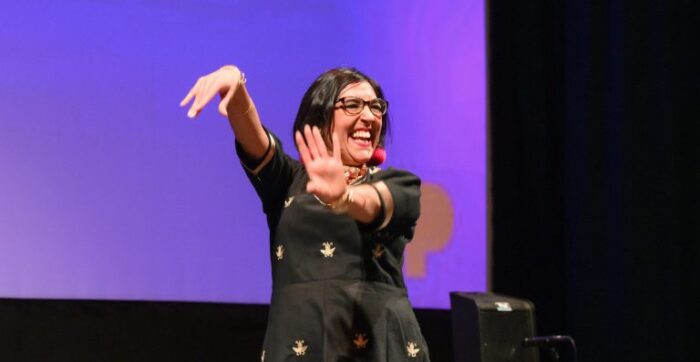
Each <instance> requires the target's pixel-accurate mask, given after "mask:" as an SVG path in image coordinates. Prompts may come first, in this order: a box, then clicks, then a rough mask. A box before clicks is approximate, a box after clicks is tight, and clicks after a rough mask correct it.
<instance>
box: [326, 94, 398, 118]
mask: <svg viewBox="0 0 700 362" xmlns="http://www.w3.org/2000/svg"><path fill="white" fill-rule="evenodd" d="M335 102H336V103H338V102H340V103H342V105H341V106H339V108H342V109H343V110H344V111H345V113H346V114H347V115H349V116H356V115H358V114H360V113H362V110H363V109H365V105H367V106H368V107H369V110H370V112H372V114H374V115H375V116H377V117H381V116H383V115H385V114H386V111H387V110H388V109H389V102H387V101H385V100H383V99H381V98H375V99H373V100H371V101H366V100H364V99H362V98H356V97H343V98H338V99H336V100H335Z"/></svg>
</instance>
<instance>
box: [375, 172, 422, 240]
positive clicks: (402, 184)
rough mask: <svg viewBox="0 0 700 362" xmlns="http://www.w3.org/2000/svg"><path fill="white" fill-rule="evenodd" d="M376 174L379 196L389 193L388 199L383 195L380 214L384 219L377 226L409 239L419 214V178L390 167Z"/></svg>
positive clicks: (411, 236) (376, 186)
mask: <svg viewBox="0 0 700 362" xmlns="http://www.w3.org/2000/svg"><path fill="white" fill-rule="evenodd" d="M377 176H378V177H377V179H376V183H375V188H377V189H378V191H379V193H380V197H381V196H382V194H384V195H386V193H387V192H388V193H389V194H390V195H391V196H390V199H388V200H387V197H386V196H384V197H383V200H382V207H383V208H384V209H383V212H382V213H380V215H381V217H382V218H384V220H381V222H380V223H379V224H380V227H379V228H380V229H382V230H385V231H387V232H389V233H391V234H400V235H402V236H403V237H405V238H406V239H408V240H410V239H411V238H413V232H414V230H415V226H416V221H417V220H418V217H419V216H420V183H421V181H420V179H419V178H418V176H416V175H414V174H412V173H410V172H407V171H402V170H397V169H391V168H390V169H387V170H385V171H381V172H379V173H378V175H377ZM373 182H375V181H373Z"/></svg>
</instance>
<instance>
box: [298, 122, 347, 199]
mask: <svg viewBox="0 0 700 362" xmlns="http://www.w3.org/2000/svg"><path fill="white" fill-rule="evenodd" d="M294 137H295V139H296V143H297V148H298V149H299V155H300V156H301V161H302V162H303V163H304V167H305V168H306V173H307V174H308V175H309V183H308V184H306V191H307V192H310V193H312V194H314V195H316V197H318V199H319V200H321V201H322V202H324V203H327V204H331V203H334V202H336V201H338V200H339V199H340V198H341V197H342V196H344V195H345V191H346V188H347V184H346V182H345V175H344V167H343V161H342V160H341V159H340V142H339V141H338V135H336V134H335V133H334V134H333V137H332V140H333V151H332V153H329V152H328V149H327V148H326V143H325V142H324V141H323V136H321V131H320V130H319V129H318V127H315V126H314V128H313V129H311V127H309V125H306V126H305V127H304V135H303V136H302V134H301V132H299V131H297V132H296V133H295V134H294Z"/></svg>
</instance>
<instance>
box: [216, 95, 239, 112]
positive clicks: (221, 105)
mask: <svg viewBox="0 0 700 362" xmlns="http://www.w3.org/2000/svg"><path fill="white" fill-rule="evenodd" d="M234 93H236V92H235V91H234V90H233V89H229V91H228V92H227V93H226V94H225V95H224V97H223V98H222V99H221V102H219V113H221V115H222V116H228V111H227V110H226V107H228V103H229V102H230V101H231V98H233V94H234Z"/></svg>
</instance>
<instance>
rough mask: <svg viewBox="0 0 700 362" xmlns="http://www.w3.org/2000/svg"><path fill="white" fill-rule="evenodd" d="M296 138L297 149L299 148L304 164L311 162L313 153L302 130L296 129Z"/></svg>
mask: <svg viewBox="0 0 700 362" xmlns="http://www.w3.org/2000/svg"><path fill="white" fill-rule="evenodd" d="M294 139H295V140H296V141H297V149H299V157H301V162H302V163H303V164H304V165H308V164H310V163H311V154H310V153H309V148H308V147H306V142H304V138H303V137H302V136H301V132H299V131H296V132H295V133H294Z"/></svg>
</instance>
